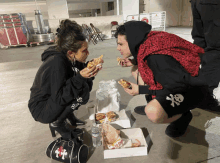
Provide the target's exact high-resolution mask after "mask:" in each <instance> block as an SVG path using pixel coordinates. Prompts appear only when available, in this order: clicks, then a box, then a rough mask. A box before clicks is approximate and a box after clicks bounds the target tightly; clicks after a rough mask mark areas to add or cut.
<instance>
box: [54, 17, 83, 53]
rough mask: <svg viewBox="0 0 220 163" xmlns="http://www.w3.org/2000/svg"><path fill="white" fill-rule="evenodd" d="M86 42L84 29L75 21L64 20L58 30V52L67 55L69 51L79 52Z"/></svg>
mask: <svg viewBox="0 0 220 163" xmlns="http://www.w3.org/2000/svg"><path fill="white" fill-rule="evenodd" d="M85 40H86V37H85V36H84V34H83V32H82V27H81V26H80V25H79V24H77V23H76V22H75V21H71V20H69V19H65V20H62V21H61V23H60V27H59V28H58V29H57V41H56V43H57V50H58V51H61V52H64V53H67V51H68V50H71V51H73V52H77V51H78V50H79V49H80V48H81V47H82V43H83V42H84V41H85Z"/></svg>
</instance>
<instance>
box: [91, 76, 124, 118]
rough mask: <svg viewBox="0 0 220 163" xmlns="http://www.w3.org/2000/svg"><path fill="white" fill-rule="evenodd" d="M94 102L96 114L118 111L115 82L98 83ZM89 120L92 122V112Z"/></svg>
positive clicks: (118, 94)
mask: <svg viewBox="0 0 220 163" xmlns="http://www.w3.org/2000/svg"><path fill="white" fill-rule="evenodd" d="M96 101H97V102H96V111H97V112H98V113H107V112H109V111H114V112H118V111H119V110H120V93H119V91H118V89H117V83H116V81H115V80H108V81H100V82H99V89H98V90H97V91H96ZM90 113H91V112H90ZM89 119H90V120H94V112H93V113H92V114H91V115H90V117H89Z"/></svg>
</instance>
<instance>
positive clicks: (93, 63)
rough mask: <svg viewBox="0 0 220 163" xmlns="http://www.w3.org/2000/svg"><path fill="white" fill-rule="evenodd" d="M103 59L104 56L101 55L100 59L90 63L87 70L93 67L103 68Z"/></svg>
mask: <svg viewBox="0 0 220 163" xmlns="http://www.w3.org/2000/svg"><path fill="white" fill-rule="evenodd" d="M102 58H103V55H101V56H100V57H99V58H95V59H93V60H92V61H89V63H88V64H87V68H89V69H90V68H92V67H93V66H101V64H102Z"/></svg>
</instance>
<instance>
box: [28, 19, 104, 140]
mask: <svg viewBox="0 0 220 163" xmlns="http://www.w3.org/2000/svg"><path fill="white" fill-rule="evenodd" d="M57 32H58V33H57V42H56V44H57V45H56V46H52V47H49V48H48V49H47V50H45V51H44V52H43V54H42V56H41V59H42V61H43V63H42V65H41V66H40V68H39V69H38V71H37V74H36V76H35V79H34V83H33V86H32V87H31V89H30V90H31V94H30V100H29V102H28V107H29V110H30V112H31V114H32V116H33V118H34V119H35V120H36V121H39V122H41V123H49V127H50V129H51V133H52V136H55V131H57V132H59V133H60V134H61V135H62V134H64V133H66V132H68V131H69V129H68V128H67V127H66V119H68V120H69V122H70V123H71V125H74V126H76V125H84V124H85V122H83V121H81V120H79V119H77V118H76V117H75V116H74V114H73V111H74V110H77V109H78V108H79V107H80V105H84V104H86V103H87V102H88V100H89V95H90V91H91V90H92V86H93V80H94V77H95V76H96V75H97V73H98V71H99V70H100V69H99V68H97V67H96V66H93V67H92V68H91V69H87V67H86V66H87V63H85V62H86V59H87V57H88V55H89V52H88V43H87V41H86V38H85V37H84V35H83V33H82V29H81V27H80V25H78V24H77V23H76V22H74V21H70V20H68V19H67V20H63V21H62V22H61V24H60V28H58V30H57Z"/></svg>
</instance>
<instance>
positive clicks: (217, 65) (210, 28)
mask: <svg viewBox="0 0 220 163" xmlns="http://www.w3.org/2000/svg"><path fill="white" fill-rule="evenodd" d="M191 8H192V15H193V29H192V38H193V39H194V44H196V45H198V46H200V47H202V48H204V49H205V54H203V55H200V56H201V64H202V70H201V71H202V73H203V74H204V76H205V79H206V81H207V84H208V86H209V91H210V93H212V91H213V89H214V88H216V87H217V86H218V83H219V81H220V75H219V74H220V0H191Z"/></svg>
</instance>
